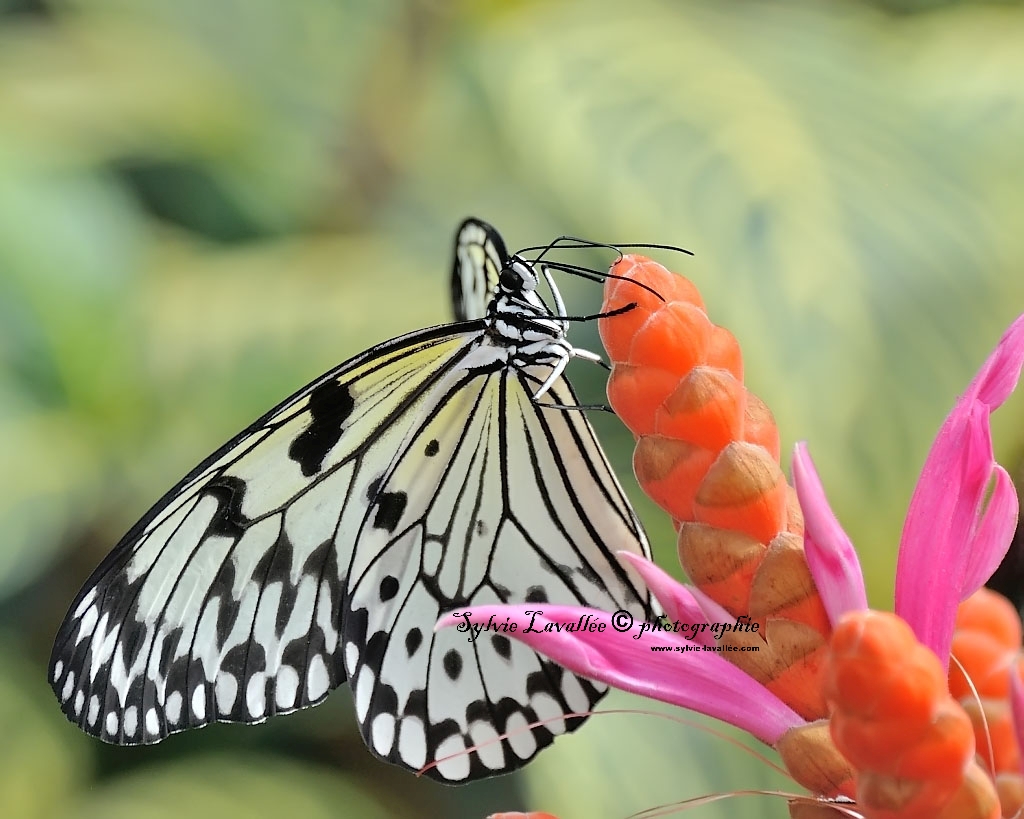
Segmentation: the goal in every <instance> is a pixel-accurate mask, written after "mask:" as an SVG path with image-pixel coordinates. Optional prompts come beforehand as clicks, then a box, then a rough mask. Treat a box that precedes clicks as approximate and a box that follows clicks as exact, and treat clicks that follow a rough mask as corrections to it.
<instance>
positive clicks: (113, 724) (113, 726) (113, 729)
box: [105, 711, 117, 736]
mask: <svg viewBox="0 0 1024 819" xmlns="http://www.w3.org/2000/svg"><path fill="white" fill-rule="evenodd" d="M105 727H106V729H107V733H108V734H110V735H111V736H113V735H114V734H116V733H117V714H116V713H115V712H113V711H109V712H108V713H107V719H106V726H105Z"/></svg>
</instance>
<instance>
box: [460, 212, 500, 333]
mask: <svg viewBox="0 0 1024 819" xmlns="http://www.w3.org/2000/svg"><path fill="white" fill-rule="evenodd" d="M507 263H508V251H507V250H506V249H505V242H504V240H503V239H502V238H501V234H499V233H498V231H496V230H495V229H494V228H493V227H491V226H490V225H489V224H487V223H486V222H484V221H481V220H480V219H473V218H470V219H467V220H466V221H464V222H463V223H462V224H461V225H460V226H459V229H458V231H457V232H456V234H455V264H454V267H453V269H452V278H451V299H452V310H453V312H454V313H455V320H456V321H467V320H470V319H478V318H483V317H484V315H485V314H486V313H487V305H488V304H489V303H490V301H491V298H492V296H493V295H494V291H495V290H496V289H497V286H498V276H499V275H500V274H501V270H502V268H503V267H504V266H505V265H506V264H507Z"/></svg>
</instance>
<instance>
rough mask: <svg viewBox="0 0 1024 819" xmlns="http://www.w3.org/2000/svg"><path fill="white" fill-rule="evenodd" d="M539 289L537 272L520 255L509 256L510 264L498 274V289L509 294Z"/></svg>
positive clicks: (514, 294)
mask: <svg viewBox="0 0 1024 819" xmlns="http://www.w3.org/2000/svg"><path fill="white" fill-rule="evenodd" d="M536 289H537V274H536V273H534V272H533V267H532V266H531V265H530V264H529V262H527V261H526V260H525V259H523V258H521V257H520V256H511V257H509V260H508V264H506V265H505V267H504V268H503V269H502V271H501V273H500V274H499V275H498V290H499V291H500V292H501V293H502V294H504V295H507V296H518V295H522V294H525V293H530V292H532V291H534V290H536Z"/></svg>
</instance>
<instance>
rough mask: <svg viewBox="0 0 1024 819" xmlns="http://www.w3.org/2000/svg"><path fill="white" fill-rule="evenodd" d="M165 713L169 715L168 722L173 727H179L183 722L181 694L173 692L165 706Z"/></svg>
mask: <svg viewBox="0 0 1024 819" xmlns="http://www.w3.org/2000/svg"><path fill="white" fill-rule="evenodd" d="M164 713H165V714H166V715H167V721H168V722H170V723H171V724H172V725H177V724H178V722H179V721H180V720H181V692H180V691H172V692H171V693H170V694H168V696H167V704H166V705H165V706H164Z"/></svg>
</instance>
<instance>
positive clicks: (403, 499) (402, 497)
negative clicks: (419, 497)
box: [373, 492, 409, 532]
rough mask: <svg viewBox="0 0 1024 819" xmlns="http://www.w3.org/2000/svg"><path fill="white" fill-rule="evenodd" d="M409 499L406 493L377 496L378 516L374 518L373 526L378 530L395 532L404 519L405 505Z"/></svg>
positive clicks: (387, 493) (385, 493) (383, 493)
mask: <svg viewBox="0 0 1024 819" xmlns="http://www.w3.org/2000/svg"><path fill="white" fill-rule="evenodd" d="M408 500H409V497H408V496H407V495H406V494H405V492H381V493H380V494H379V495H378V496H377V514H375V515H374V517H373V525H374V527H376V528H377V529H387V530H388V531H389V532H393V531H395V527H396V526H397V525H398V521H399V520H401V519H402V512H404V511H405V504H406V503H407V502H408Z"/></svg>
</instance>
